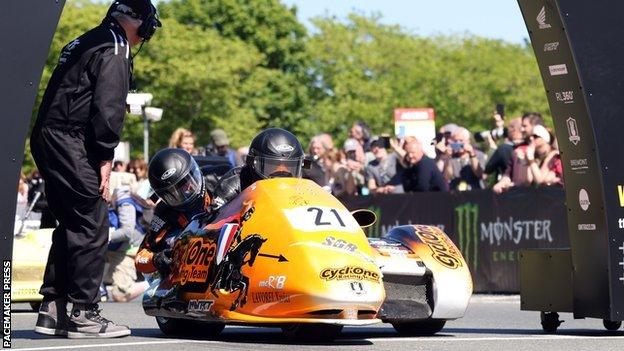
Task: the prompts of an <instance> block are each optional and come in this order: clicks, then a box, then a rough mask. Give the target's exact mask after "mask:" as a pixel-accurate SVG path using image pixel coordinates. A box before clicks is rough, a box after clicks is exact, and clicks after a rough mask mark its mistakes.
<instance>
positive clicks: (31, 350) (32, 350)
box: [12, 339, 219, 351]
mask: <svg viewBox="0 0 624 351" xmlns="http://www.w3.org/2000/svg"><path fill="white" fill-rule="evenodd" d="M197 342H200V343H216V342H219V341H209V340H180V339H175V340H160V341H139V342H120V343H109V344H84V345H57V346H47V347H29V348H24V349H12V350H20V351H43V350H71V349H90V348H94V347H120V346H141V345H162V344H184V343H197Z"/></svg>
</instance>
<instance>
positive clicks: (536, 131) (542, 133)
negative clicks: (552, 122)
mask: <svg viewBox="0 0 624 351" xmlns="http://www.w3.org/2000/svg"><path fill="white" fill-rule="evenodd" d="M533 135H535V136H538V137H540V138H542V139H544V141H546V142H547V143H550V133H548V130H546V128H545V127H544V126H543V125H540V124H537V125H535V126H534V127H533Z"/></svg>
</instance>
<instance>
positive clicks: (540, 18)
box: [535, 6, 550, 29]
mask: <svg viewBox="0 0 624 351" xmlns="http://www.w3.org/2000/svg"><path fill="white" fill-rule="evenodd" d="M535 19H536V20H537V26H538V27H539V29H547V28H550V24H549V23H546V6H542V9H541V10H540V11H539V12H538V13H537V17H535Z"/></svg>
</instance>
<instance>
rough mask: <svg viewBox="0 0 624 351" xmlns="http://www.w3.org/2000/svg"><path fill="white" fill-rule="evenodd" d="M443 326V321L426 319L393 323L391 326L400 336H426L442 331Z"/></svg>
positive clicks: (444, 322)
mask: <svg viewBox="0 0 624 351" xmlns="http://www.w3.org/2000/svg"><path fill="white" fill-rule="evenodd" d="M445 324H446V321H445V320H443V319H428V320H423V321H412V322H400V323H399V322H395V323H392V326H393V327H394V330H396V331H397V333H399V334H401V335H407V336H428V335H434V334H435V333H437V332H439V331H440V330H442V328H444V325H445Z"/></svg>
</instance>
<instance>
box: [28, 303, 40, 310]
mask: <svg viewBox="0 0 624 351" xmlns="http://www.w3.org/2000/svg"><path fill="white" fill-rule="evenodd" d="M39 307H41V301H37V302H30V308H32V310H33V311H35V312H39Z"/></svg>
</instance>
